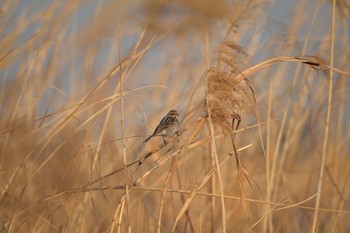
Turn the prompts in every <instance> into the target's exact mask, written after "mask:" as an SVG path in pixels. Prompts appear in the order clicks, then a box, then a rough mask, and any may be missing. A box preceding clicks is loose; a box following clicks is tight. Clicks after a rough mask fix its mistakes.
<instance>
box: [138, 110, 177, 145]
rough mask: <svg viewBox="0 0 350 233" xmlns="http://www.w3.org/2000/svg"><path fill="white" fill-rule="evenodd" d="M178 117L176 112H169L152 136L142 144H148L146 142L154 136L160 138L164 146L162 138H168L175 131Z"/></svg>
mask: <svg viewBox="0 0 350 233" xmlns="http://www.w3.org/2000/svg"><path fill="white" fill-rule="evenodd" d="M178 116H179V113H178V112H177V111H176V110H170V111H169V112H168V114H167V115H166V116H165V117H164V118H163V119H162V120H161V121H160V123H159V124H158V126H157V128H156V129H155V130H154V132H153V134H152V135H151V136H149V137H148V138H147V139H146V140H145V141H144V142H143V143H145V142H148V140H150V139H151V138H153V137H155V136H162V137H163V141H164V144H166V141H165V138H164V137H165V136H169V135H170V134H171V133H173V132H174V130H175V129H176V127H177V126H178V124H179V120H178V119H177V117H178Z"/></svg>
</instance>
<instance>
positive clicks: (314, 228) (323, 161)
mask: <svg viewBox="0 0 350 233" xmlns="http://www.w3.org/2000/svg"><path fill="white" fill-rule="evenodd" d="M335 16H336V0H333V1H332V24H331V32H330V34H331V40H330V61H329V64H330V65H329V66H330V67H333V64H334V38H335ZM332 97H333V70H332V69H331V70H330V71H329V78H328V102H327V116H326V123H325V130H324V131H325V133H324V141H323V148H322V159H321V169H320V176H319V178H318V186H317V197H316V204H315V214H314V218H313V222H312V230H311V232H313V233H316V232H317V223H318V208H319V207H320V202H321V192H322V185H323V173H324V170H325V164H326V155H327V148H328V137H329V123H330V121H331V110H332Z"/></svg>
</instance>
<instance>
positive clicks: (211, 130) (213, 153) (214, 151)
mask: <svg viewBox="0 0 350 233" xmlns="http://www.w3.org/2000/svg"><path fill="white" fill-rule="evenodd" d="M206 88H207V92H208V91H209V86H208V79H206ZM206 103H207V104H206V107H207V109H206V110H207V113H208V118H207V124H208V128H209V133H210V136H211V146H210V148H211V151H210V152H211V157H212V158H213V160H214V164H215V167H216V170H217V175H218V179H219V187H220V195H221V198H220V201H221V213H222V220H221V221H222V232H224V233H225V232H226V208H225V199H224V188H223V182H222V177H221V171H220V166H219V159H218V154H217V149H216V143H215V134H214V127H213V123H212V118H211V109H210V107H209V100H208V99H207V102H206Z"/></svg>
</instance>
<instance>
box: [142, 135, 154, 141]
mask: <svg viewBox="0 0 350 233" xmlns="http://www.w3.org/2000/svg"><path fill="white" fill-rule="evenodd" d="M153 136H154V135H153V134H152V135H151V136H149V137H148V138H147V139H146V140H144V141H143V143H146V142H148V141H149V140H150V139H151V138H152V137H153Z"/></svg>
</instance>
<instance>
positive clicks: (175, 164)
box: [157, 119, 204, 233]
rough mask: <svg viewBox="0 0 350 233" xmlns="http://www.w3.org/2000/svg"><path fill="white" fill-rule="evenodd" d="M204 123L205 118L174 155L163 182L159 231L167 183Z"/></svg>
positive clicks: (158, 229)
mask: <svg viewBox="0 0 350 233" xmlns="http://www.w3.org/2000/svg"><path fill="white" fill-rule="evenodd" d="M203 124H204V119H200V120H199V122H198V125H197V127H196V129H195V130H194V131H193V133H192V134H191V136H190V137H189V140H187V142H186V144H185V146H183V147H181V148H182V150H180V151H179V153H178V154H177V155H176V156H175V157H174V159H173V162H172V165H171V168H170V169H169V171H168V173H167V176H166V178H165V181H164V183H163V192H162V196H161V199H160V205H159V213H158V221H157V232H158V233H160V226H161V222H162V212H163V206H164V196H165V189H166V185H167V183H168V181H169V179H170V177H171V174H172V173H173V172H174V170H175V168H176V166H177V164H178V163H179V162H180V160H181V157H182V155H183V154H184V153H185V152H186V151H187V149H188V148H189V146H190V144H191V143H192V142H193V139H194V138H195V137H196V136H197V134H198V132H199V130H200V129H201V128H202V126H203Z"/></svg>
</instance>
